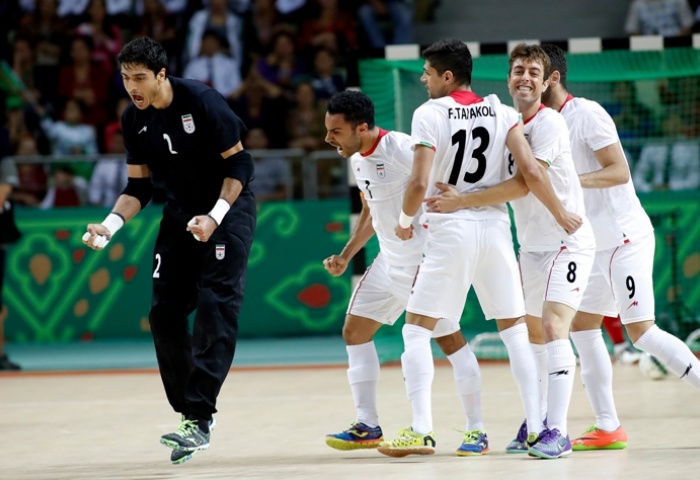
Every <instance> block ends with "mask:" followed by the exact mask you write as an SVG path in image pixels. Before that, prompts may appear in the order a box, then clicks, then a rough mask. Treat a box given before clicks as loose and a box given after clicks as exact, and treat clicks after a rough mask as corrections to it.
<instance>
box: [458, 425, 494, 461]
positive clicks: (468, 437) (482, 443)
mask: <svg viewBox="0 0 700 480" xmlns="http://www.w3.org/2000/svg"><path fill="white" fill-rule="evenodd" d="M487 453H489V438H488V437H487V436H486V432H482V431H481V430H469V431H468V432H466V433H465V434H464V440H463V441H462V445H460V446H459V448H458V449H457V455H458V456H460V457H472V456H475V455H485V454H487Z"/></svg>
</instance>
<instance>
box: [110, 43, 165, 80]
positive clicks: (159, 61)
mask: <svg viewBox="0 0 700 480" xmlns="http://www.w3.org/2000/svg"><path fill="white" fill-rule="evenodd" d="M117 62H119V65H143V66H145V67H146V68H147V69H149V70H152V71H153V73H154V74H157V73H158V72H160V71H161V70H162V69H164V68H166V67H167V66H168V55H167V54H166V53H165V49H164V48H163V46H162V45H161V44H160V43H158V42H156V41H155V40H153V39H152V38H148V37H139V38H136V39H134V40H132V41H130V42H129V43H127V44H126V45H124V48H122V51H121V52H119V55H117Z"/></svg>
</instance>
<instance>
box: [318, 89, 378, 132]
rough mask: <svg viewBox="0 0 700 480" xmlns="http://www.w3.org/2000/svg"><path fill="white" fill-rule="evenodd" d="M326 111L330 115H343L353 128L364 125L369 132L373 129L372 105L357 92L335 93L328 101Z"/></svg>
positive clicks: (367, 98) (365, 96) (366, 97)
mask: <svg viewBox="0 0 700 480" xmlns="http://www.w3.org/2000/svg"><path fill="white" fill-rule="evenodd" d="M326 110H327V111H328V113H329V114H330V115H339V114H340V115H343V116H344V117H345V121H346V122H348V123H349V124H350V125H352V127H353V128H355V127H357V126H358V125H360V124H362V123H366V124H367V128H369V129H370V130H371V129H373V128H374V104H373V103H372V100H371V99H370V98H369V97H368V96H367V95H365V94H364V93H362V92H359V91H357V90H345V91H344V92H339V93H336V94H335V95H333V96H332V97H331V98H330V100H328V106H327V107H326Z"/></svg>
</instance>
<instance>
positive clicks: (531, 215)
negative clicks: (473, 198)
mask: <svg viewBox="0 0 700 480" xmlns="http://www.w3.org/2000/svg"><path fill="white" fill-rule="evenodd" d="M525 136H526V137H527V139H528V142H529V143H530V148H532V153H533V154H534V156H535V158H536V159H538V160H541V161H544V162H546V163H547V164H548V165H549V167H548V168H547V174H548V175H549V180H550V181H551V182H552V187H553V188H554V193H555V194H556V195H557V198H558V199H559V201H560V202H561V204H562V205H563V207H564V209H565V210H567V211H569V212H572V213H575V214H577V215H579V216H580V217H582V219H583V225H581V228H579V229H578V230H577V231H576V232H575V233H574V234H573V235H569V234H568V233H566V231H564V229H563V228H561V226H559V224H558V223H557V221H556V220H555V219H554V216H553V215H552V214H551V213H550V211H549V210H548V209H547V207H545V206H544V204H543V203H542V202H541V201H540V200H539V199H538V198H537V197H536V196H535V195H534V194H533V193H532V192H530V193H528V194H527V195H526V196H525V197H523V198H519V199H517V200H514V201H512V202H511V206H512V207H513V213H514V215H513V216H514V217H515V226H516V230H517V234H518V243H520V248H521V250H523V251H530V252H536V251H540V252H541V251H556V250H559V249H560V248H561V247H564V246H565V247H567V248H568V249H570V250H573V251H578V250H582V249H585V248H592V247H593V246H594V245H595V237H594V235H593V230H592V228H591V225H590V223H589V222H588V220H587V219H586V210H585V207H584V203H583V191H582V190H583V189H582V188H581V183H580V181H579V178H578V174H577V173H576V168H575V167H574V162H573V160H572V158H571V147H570V145H569V130H568V129H567V127H566V121H565V120H564V117H562V116H561V115H560V114H559V113H557V112H556V111H554V110H552V109H551V108H547V107H545V106H544V105H542V106H541V107H540V109H539V110H538V111H537V113H535V115H533V116H532V117H531V118H529V119H527V121H526V122H525ZM507 163H509V162H508V161H506V164H507Z"/></svg>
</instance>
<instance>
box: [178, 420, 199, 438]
mask: <svg viewBox="0 0 700 480" xmlns="http://www.w3.org/2000/svg"><path fill="white" fill-rule="evenodd" d="M196 428H198V425H197V423H195V421H194V420H183V421H182V422H180V425H179V426H178V427H177V433H179V434H180V435H182V436H183V437H186V436H187V435H189V434H190V433H192V432H193V431H194V430H195V429H196Z"/></svg>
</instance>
